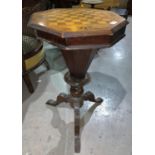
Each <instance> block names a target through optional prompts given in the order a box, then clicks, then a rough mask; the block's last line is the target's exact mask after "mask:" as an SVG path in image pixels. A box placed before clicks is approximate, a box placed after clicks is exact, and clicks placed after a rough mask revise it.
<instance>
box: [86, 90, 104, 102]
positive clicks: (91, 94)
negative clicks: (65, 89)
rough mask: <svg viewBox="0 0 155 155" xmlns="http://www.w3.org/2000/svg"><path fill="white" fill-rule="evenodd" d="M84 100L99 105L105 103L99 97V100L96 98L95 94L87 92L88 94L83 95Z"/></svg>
mask: <svg viewBox="0 0 155 155" xmlns="http://www.w3.org/2000/svg"><path fill="white" fill-rule="evenodd" d="M83 99H84V100H85V101H87V100H88V101H91V102H95V103H98V104H101V103H102V102H103V99H102V98H100V97H98V98H95V96H94V94H93V93H92V92H90V91H87V92H86V93H84V95H83Z"/></svg>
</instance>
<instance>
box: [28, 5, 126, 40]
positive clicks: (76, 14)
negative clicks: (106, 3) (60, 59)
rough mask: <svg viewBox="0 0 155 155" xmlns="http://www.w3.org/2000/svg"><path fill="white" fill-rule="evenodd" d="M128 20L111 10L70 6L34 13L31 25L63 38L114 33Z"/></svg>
mask: <svg viewBox="0 0 155 155" xmlns="http://www.w3.org/2000/svg"><path fill="white" fill-rule="evenodd" d="M126 24H127V21H126V20H125V19H124V18H123V17H121V16H119V15H117V14H116V13H114V12H111V11H105V10H98V9H89V8H69V9H51V10H46V11H42V12H37V13H34V14H33V15H32V16H31V18H30V21H29V24H28V25H29V26H31V27H32V28H34V29H37V30H40V31H43V32H47V33H51V34H55V35H57V36H59V37H61V38H66V37H78V36H94V35H95V36H96V35H109V36H110V35H113V34H114V33H115V32H116V31H118V30H119V29H121V28H122V27H124V26H125V25H126Z"/></svg>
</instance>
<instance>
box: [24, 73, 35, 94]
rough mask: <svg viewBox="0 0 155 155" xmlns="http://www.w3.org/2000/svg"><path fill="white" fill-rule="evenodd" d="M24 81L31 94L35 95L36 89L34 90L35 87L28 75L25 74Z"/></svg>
mask: <svg viewBox="0 0 155 155" xmlns="http://www.w3.org/2000/svg"><path fill="white" fill-rule="evenodd" d="M23 79H24V81H25V84H26V85H27V88H28V90H29V92H30V93H33V92H34V88H33V85H32V82H31V80H30V77H29V75H28V74H24V75H23Z"/></svg>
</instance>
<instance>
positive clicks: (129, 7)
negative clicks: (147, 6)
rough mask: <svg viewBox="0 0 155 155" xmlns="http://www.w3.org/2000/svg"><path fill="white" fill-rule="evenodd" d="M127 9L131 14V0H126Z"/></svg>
mask: <svg viewBox="0 0 155 155" xmlns="http://www.w3.org/2000/svg"><path fill="white" fill-rule="evenodd" d="M127 9H128V14H129V15H131V16H132V0H128V3H127Z"/></svg>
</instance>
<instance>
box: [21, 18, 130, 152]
mask: <svg viewBox="0 0 155 155" xmlns="http://www.w3.org/2000/svg"><path fill="white" fill-rule="evenodd" d="M128 21H129V25H128V26H127V29H126V37H125V38H123V39H122V40H121V41H120V42H118V43H117V44H115V45H114V46H113V47H111V48H107V49H100V50H99V51H98V54H97V55H96V57H95V58H94V60H93V62H92V64H91V66H90V68H89V70H88V72H89V73H90V75H91V82H90V83H89V84H88V85H86V86H85V90H91V91H93V92H94V93H95V94H96V96H100V97H102V98H103V99H104V102H103V103H102V104H101V105H96V104H94V103H90V102H85V104H84V106H83V107H82V108H81V143H82V144H81V152H80V153H79V155H131V154H132V152H131V150H132V148H131V147H132V144H131V143H132V138H131V137H132V136H131V135H132V41H131V39H132V19H131V17H129V18H128ZM44 47H45V51H46V54H47V59H48V61H49V63H50V66H51V70H50V71H46V70H45V67H44V66H41V67H40V68H38V69H37V70H35V72H33V73H32V74H31V79H32V82H33V84H34V87H35V92H34V93H33V94H32V95H31V94H29V92H28V91H27V88H26V86H25V84H24V82H23V155H76V153H74V133H73V131H74V128H73V127H74V113H73V109H72V108H71V107H70V106H69V104H66V103H63V104H61V105H59V106H58V107H52V106H47V105H46V104H45V103H46V101H47V100H48V99H55V97H56V96H57V94H59V93H60V92H68V90H69V86H68V85H67V84H66V83H65V82H64V80H63V76H64V73H65V72H66V71H67V69H66V65H65V63H64V60H63V58H62V56H61V53H60V51H59V50H58V49H57V48H56V47H53V46H51V45H48V44H47V43H45V46H44Z"/></svg>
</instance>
